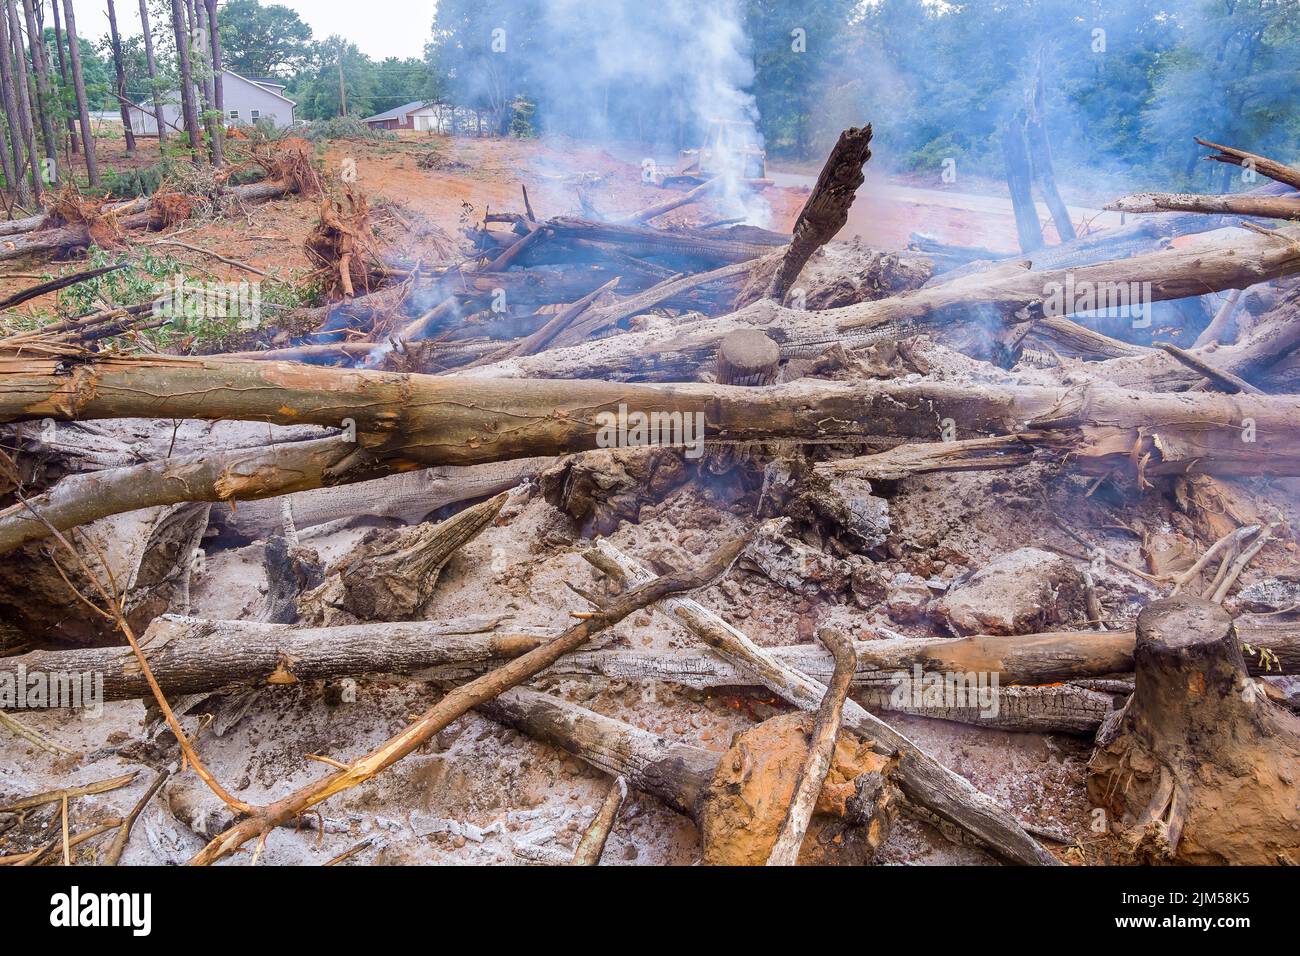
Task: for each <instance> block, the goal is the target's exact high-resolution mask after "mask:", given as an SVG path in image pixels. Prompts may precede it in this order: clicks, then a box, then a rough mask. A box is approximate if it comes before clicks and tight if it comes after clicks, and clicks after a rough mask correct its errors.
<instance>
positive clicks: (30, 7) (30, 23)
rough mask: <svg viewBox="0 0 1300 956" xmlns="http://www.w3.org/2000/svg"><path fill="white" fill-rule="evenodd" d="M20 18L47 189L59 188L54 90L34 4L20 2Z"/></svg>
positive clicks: (27, 0)
mask: <svg viewBox="0 0 1300 956" xmlns="http://www.w3.org/2000/svg"><path fill="white" fill-rule="evenodd" d="M23 16H24V19H25V20H26V23H27V41H28V46H29V47H30V48H31V51H32V69H33V71H34V72H35V73H36V114H37V116H38V117H40V122H41V139H42V140H43V141H44V143H45V158H46V159H47V160H49V174H50V185H52V186H58V185H59V165H58V164H59V139H58V137H57V136H56V135H55V134H54V108H55V98H54V89H53V87H51V86H50V65H49V60H48V58H47V56H46V50H45V40H44V37H43V35H42V31H41V27H40V24H39V23H37V18H36V9H35V4H33V2H32V0H23Z"/></svg>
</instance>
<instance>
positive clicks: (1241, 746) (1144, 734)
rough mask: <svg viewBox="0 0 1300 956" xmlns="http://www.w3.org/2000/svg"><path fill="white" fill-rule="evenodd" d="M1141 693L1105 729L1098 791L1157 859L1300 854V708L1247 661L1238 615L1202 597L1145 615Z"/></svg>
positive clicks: (1216, 860) (1118, 825)
mask: <svg viewBox="0 0 1300 956" xmlns="http://www.w3.org/2000/svg"><path fill="white" fill-rule="evenodd" d="M1134 663H1135V671H1136V684H1135V690H1134V693H1133V696H1132V697H1130V698H1129V701H1128V703H1127V704H1125V706H1124V708H1123V709H1122V710H1120V711H1119V712H1118V713H1117V714H1116V715H1115V717H1114V718H1113V719H1111V720H1109V721H1107V723H1105V724H1103V726H1102V729H1101V731H1100V732H1099V733H1098V738H1097V750H1096V752H1095V753H1094V754H1093V757H1092V760H1091V761H1090V763H1089V765H1088V796H1089V798H1090V799H1091V800H1092V802H1093V804H1094V805H1095V806H1099V807H1103V808H1104V809H1105V810H1106V811H1107V812H1108V813H1109V814H1110V815H1111V816H1110V819H1111V820H1112V821H1113V822H1112V829H1114V830H1118V832H1119V834H1120V836H1121V838H1122V840H1123V841H1124V844H1125V848H1126V849H1127V851H1128V852H1130V853H1131V854H1132V855H1133V857H1134V858H1135V859H1136V860H1138V861H1141V862H1146V863H1179V864H1216V865H1223V864H1231V865H1260V864H1286V863H1297V862H1300V806H1298V803H1300V801H1297V794H1298V793H1300V717H1298V716H1296V715H1295V714H1292V713H1291V712H1290V711H1288V710H1286V709H1285V708H1283V707H1281V706H1279V705H1277V704H1275V703H1273V702H1272V701H1271V700H1269V699H1268V698H1267V697H1266V696H1265V694H1264V691H1263V688H1262V686H1261V685H1259V684H1257V683H1255V681H1254V680H1253V679H1252V678H1251V677H1250V675H1249V674H1248V673H1247V670H1246V663H1245V660H1244V658H1243V656H1242V649H1241V642H1240V639H1239V638H1238V636H1237V633H1236V631H1235V629H1234V628H1233V625H1232V619H1231V617H1229V615H1228V613H1227V612H1226V611H1224V610H1223V609H1222V608H1221V607H1219V606H1218V605H1216V604H1211V603H1209V602H1207V601H1202V600H1200V599H1197V598H1184V597H1177V598H1171V599H1168V600H1163V601H1156V602H1154V603H1152V604H1150V605H1148V606H1147V607H1146V608H1145V609H1144V610H1143V611H1142V613H1141V614H1140V615H1139V616H1138V622H1137V644H1136V647H1135V649H1134Z"/></svg>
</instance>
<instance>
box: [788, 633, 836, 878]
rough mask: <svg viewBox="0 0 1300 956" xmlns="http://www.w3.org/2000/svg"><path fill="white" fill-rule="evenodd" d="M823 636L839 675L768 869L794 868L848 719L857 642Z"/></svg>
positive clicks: (826, 700) (819, 718)
mask: <svg viewBox="0 0 1300 956" xmlns="http://www.w3.org/2000/svg"><path fill="white" fill-rule="evenodd" d="M820 637H821V641H822V643H823V644H824V645H825V646H826V648H827V649H828V650H829V651H830V652H831V656H832V657H834V658H835V672H834V673H833V674H832V675H831V680H830V683H829V684H827V686H826V696H825V697H823V698H822V703H821V706H820V707H818V708H817V719H816V721H815V722H814V723H813V732H812V739H811V740H810V741H809V743H808V755H807V757H805V758H804V762H803V765H802V766H800V768H799V776H798V777H797V778H796V779H795V785H794V797H793V798H792V799H791V800H790V806H789V809H787V810H786V815H785V822H784V823H782V824H781V832H780V834H779V835H778V836H777V839H776V845H775V846H773V847H772V853H771V855H770V856H769V857H768V858H767V865H768V866H794V865H795V863H796V861H797V860H798V859H799V848H800V847H802V846H803V841H804V837H805V836H806V835H807V833H808V822H809V821H810V820H811V819H812V814H813V807H814V805H815V804H816V803H817V797H818V795H819V794H820V793H821V789H822V783H823V782H824V781H825V780H826V774H827V773H828V772H829V771H830V769H831V757H832V756H833V755H834V752H835V744H836V741H838V739H839V736H840V724H841V723H842V722H843V720H844V701H845V699H846V698H847V697H848V693H849V684H850V682H851V681H852V679H853V672H854V670H855V668H856V667H857V663H858V659H857V654H856V653H855V652H854V650H853V642H852V641H851V640H849V639H848V638H847V637H846V636H845V635H843V634H841V633H839V632H838V631H834V630H831V629H830V628H823V629H822V631H821V633H820Z"/></svg>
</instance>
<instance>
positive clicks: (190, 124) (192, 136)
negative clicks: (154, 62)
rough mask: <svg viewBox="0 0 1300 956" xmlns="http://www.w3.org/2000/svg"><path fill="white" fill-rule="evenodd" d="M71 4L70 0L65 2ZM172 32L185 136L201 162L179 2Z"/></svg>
mask: <svg viewBox="0 0 1300 956" xmlns="http://www.w3.org/2000/svg"><path fill="white" fill-rule="evenodd" d="M65 2H71V0H65ZM172 32H173V33H174V34H175V35H176V62H177V65H178V69H179V70H180V86H181V113H182V115H183V116H184V117H185V134H186V135H187V136H188V137H189V140H190V154H191V156H192V157H193V159H194V161H195V162H196V163H197V162H201V161H202V156H203V149H202V147H203V137H202V136H201V135H200V133H199V114H198V110H197V109H195V105H194V73H193V70H192V69H191V67H190V40H189V31H188V30H187V29H186V26H185V12H184V10H183V9H182V3H181V0H172Z"/></svg>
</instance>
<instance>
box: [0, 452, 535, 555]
mask: <svg viewBox="0 0 1300 956" xmlns="http://www.w3.org/2000/svg"><path fill="white" fill-rule="evenodd" d="M553 461H554V459H553V458H519V459H513V460H511V461H503V462H492V463H490V464H486V465H471V466H469V467H456V466H450V467H445V468H422V469H420V470H419V471H407V472H401V473H400V474H396V475H388V476H387V477H384V478H374V479H371V480H370V481H359V482H357V483H355V484H349V485H335V486H327V487H323V488H315V489H312V490H310V491H299V492H296V493H294V494H289V495H286V496H284V497H282V498H270V499H255V500H241V501H240V503H239V507H238V508H235V509H233V510H232V509H228V508H214V509H213V515H212V521H211V523H212V525H213V526H215V527H217V528H219V529H221V531H222V532H223V533H226V534H229V535H234V536H237V537H239V538H243V539H245V540H252V539H255V538H264V537H266V536H267V535H270V534H275V533H277V532H279V531H280V530H281V529H282V528H283V527H284V520H285V514H286V511H287V513H288V517H289V519H290V520H291V521H292V522H293V524H294V527H296V528H297V529H298V530H299V531H303V530H306V529H308V528H313V527H316V526H318V525H323V524H328V523H330V522H333V521H341V520H343V519H346V518H366V517H372V518H394V519H397V520H399V521H402V522H405V523H406V524H413V523H415V522H417V521H420V520H422V519H423V518H425V517H426V516H427V515H429V514H431V513H432V512H434V511H437V510H438V509H439V508H443V507H445V506H447V505H451V504H456V503H457V502H460V501H469V500H470V499H473V498H483V497H486V496H488V495H495V494H497V493H498V492H502V491H506V490H508V489H510V488H513V487H514V486H515V485H517V484H519V483H520V482H521V481H524V480H525V479H527V478H528V477H530V476H532V475H537V474H540V473H541V472H542V471H544V470H545V469H546V468H548V467H549V466H550V465H551V463H552V462H553ZM2 520H3V519H2V518H0V521H2Z"/></svg>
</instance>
